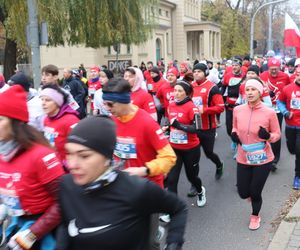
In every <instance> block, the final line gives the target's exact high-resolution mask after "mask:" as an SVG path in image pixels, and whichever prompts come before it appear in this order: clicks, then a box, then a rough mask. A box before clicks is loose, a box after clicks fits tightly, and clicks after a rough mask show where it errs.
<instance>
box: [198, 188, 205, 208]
mask: <svg viewBox="0 0 300 250" xmlns="http://www.w3.org/2000/svg"><path fill="white" fill-rule="evenodd" d="M205 204H206V196H205V188H204V187H203V186H202V194H198V197H197V206H198V207H203V206H204V205H205Z"/></svg>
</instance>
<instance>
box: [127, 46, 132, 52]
mask: <svg viewBox="0 0 300 250" xmlns="http://www.w3.org/2000/svg"><path fill="white" fill-rule="evenodd" d="M130 53H131V51H130V45H127V54H130Z"/></svg>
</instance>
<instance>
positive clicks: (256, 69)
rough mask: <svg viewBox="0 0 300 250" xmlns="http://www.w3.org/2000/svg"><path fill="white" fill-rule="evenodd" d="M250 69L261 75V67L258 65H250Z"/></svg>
mask: <svg viewBox="0 0 300 250" xmlns="http://www.w3.org/2000/svg"><path fill="white" fill-rule="evenodd" d="M248 71H253V72H255V74H256V75H257V76H259V67H258V66H257V65H250V66H249V68H248V70H247V72H248Z"/></svg>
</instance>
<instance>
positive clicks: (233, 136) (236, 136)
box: [231, 132, 242, 144]
mask: <svg viewBox="0 0 300 250" xmlns="http://www.w3.org/2000/svg"><path fill="white" fill-rule="evenodd" d="M231 140H232V141H233V142H235V143H237V144H242V143H241V141H240V138H239V137H238V135H237V133H236V132H232V133H231Z"/></svg>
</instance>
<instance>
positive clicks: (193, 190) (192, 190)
mask: <svg viewBox="0 0 300 250" xmlns="http://www.w3.org/2000/svg"><path fill="white" fill-rule="evenodd" d="M197 194H198V192H197V189H196V188H195V187H194V186H193V185H191V187H190V191H189V192H188V193H187V197H195V196H197Z"/></svg>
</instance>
